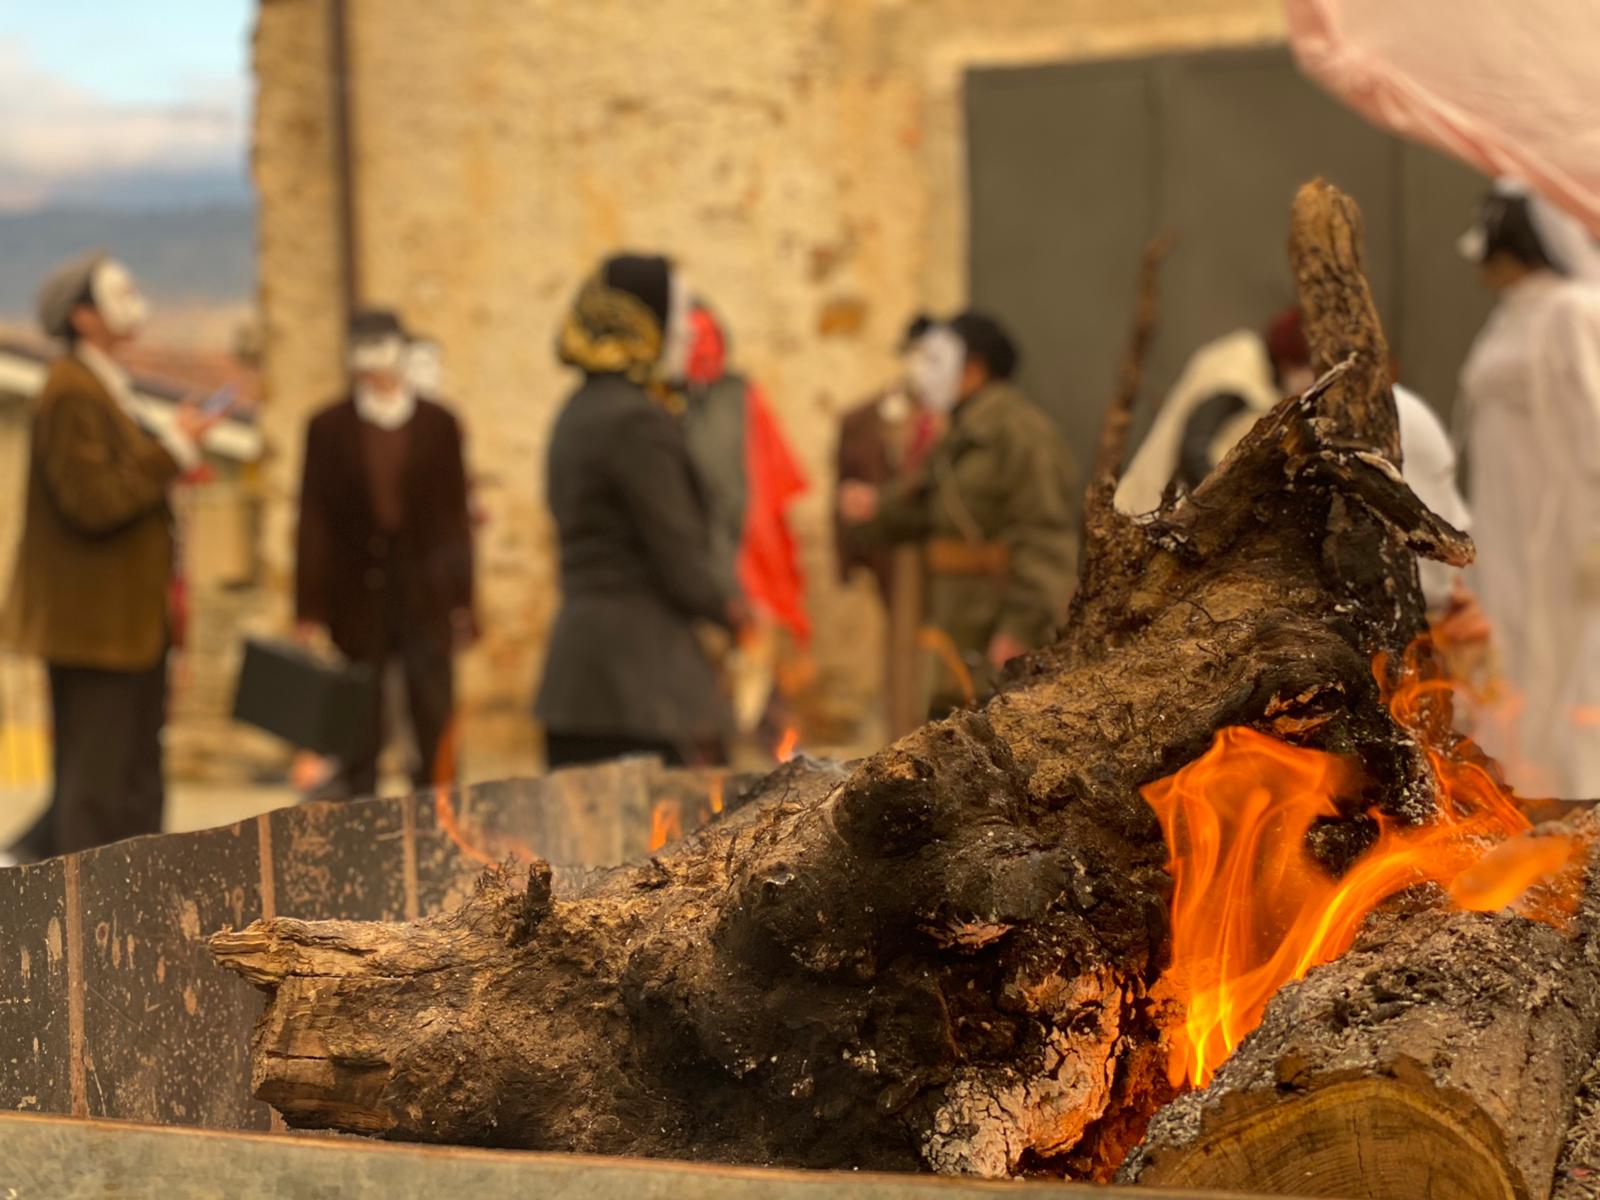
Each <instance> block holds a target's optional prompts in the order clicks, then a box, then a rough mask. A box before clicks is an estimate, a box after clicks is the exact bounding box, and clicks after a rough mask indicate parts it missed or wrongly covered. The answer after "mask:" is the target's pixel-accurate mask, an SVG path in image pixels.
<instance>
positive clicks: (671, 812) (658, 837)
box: [650, 796, 683, 854]
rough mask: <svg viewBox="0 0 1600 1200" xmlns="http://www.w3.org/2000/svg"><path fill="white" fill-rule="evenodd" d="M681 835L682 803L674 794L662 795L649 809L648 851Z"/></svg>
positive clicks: (657, 848)
mask: <svg viewBox="0 0 1600 1200" xmlns="http://www.w3.org/2000/svg"><path fill="white" fill-rule="evenodd" d="M682 836H683V805H682V803H681V802H680V801H679V800H678V799H677V797H675V796H663V797H662V798H661V799H660V800H657V801H656V802H655V804H654V805H653V806H652V807H651V809H650V853H651V854H654V853H655V852H656V851H657V850H659V849H661V847H663V846H665V845H666V844H667V843H668V842H675V841H677V840H678V839H679V838H681V837H682Z"/></svg>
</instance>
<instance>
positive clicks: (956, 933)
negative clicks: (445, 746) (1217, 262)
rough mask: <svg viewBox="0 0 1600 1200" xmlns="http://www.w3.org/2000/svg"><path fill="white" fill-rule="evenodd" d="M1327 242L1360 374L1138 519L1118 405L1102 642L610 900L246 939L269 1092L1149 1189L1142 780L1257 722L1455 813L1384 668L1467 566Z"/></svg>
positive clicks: (638, 878) (1093, 536)
mask: <svg viewBox="0 0 1600 1200" xmlns="http://www.w3.org/2000/svg"><path fill="white" fill-rule="evenodd" d="M1293 226H1294V236H1293V241H1292V246H1291V261H1292V264H1293V267H1294V272H1295V278H1296V283H1297V286H1298V288H1299V292H1300V297H1301V302H1302V304H1303V305H1304V306H1305V309H1306V312H1307V314H1308V323H1307V328H1308V333H1309V336H1310V338H1311V341H1312V344H1313V347H1314V350H1315V354H1316V356H1317V359H1318V361H1319V363H1321V364H1323V365H1325V366H1327V367H1329V373H1328V374H1327V375H1326V376H1325V377H1324V379H1323V380H1322V381H1321V383H1319V385H1318V386H1317V387H1315V388H1313V389H1311V391H1309V392H1308V393H1307V394H1306V395H1305V396H1303V397H1299V398H1293V399H1290V400H1286V401H1284V402H1283V403H1282V404H1280V405H1279V406H1278V407H1277V408H1276V409H1275V410H1274V411H1273V412H1272V413H1271V414H1269V415H1268V416H1267V417H1265V418H1263V419H1262V420H1261V421H1260V422H1259V423H1258V424H1257V426H1256V427H1255V429H1254V430H1253V431H1252V432H1251V433H1250V434H1249V435H1248V436H1247V437H1246V438H1245V439H1244V440H1243V442H1241V444H1240V445H1239V446H1238V447H1237V448H1236V449H1235V450H1234V451H1233V453H1232V454H1230V455H1229V457H1228V458H1227V460H1226V461H1225V462H1224V463H1223V464H1222V465H1221V466H1220V467H1219V469H1218V470H1217V471H1216V472H1215V473H1214V474H1213V475H1212V477H1211V478H1209V479H1208V480H1206V481H1205V483H1204V484H1203V485H1201V486H1200V487H1199V488H1198V489H1197V490H1196V491H1195V492H1194V493H1193V494H1192V495H1189V496H1187V497H1184V498H1182V499H1174V500H1172V501H1170V502H1169V503H1167V504H1166V505H1164V506H1163V507H1162V509H1161V510H1160V511H1159V512H1157V513H1156V514H1154V515H1153V516H1151V517H1150V518H1148V519H1145V520H1140V521H1135V520H1130V519H1127V518H1124V517H1122V516H1120V515H1118V514H1117V513H1116V512H1115V510H1114V509H1113V508H1112V506H1111V503H1110V497H1111V493H1112V492H1113V491H1114V483H1115V479H1114V474H1115V470H1116V464H1117V463H1118V462H1120V460H1121V458H1122V456H1123V454H1122V452H1123V450H1124V449H1125V447H1124V446H1122V445H1121V441H1122V439H1124V438H1125V437H1126V423H1125V422H1122V423H1121V425H1120V426H1118V425H1117V423H1116V421H1115V415H1114V419H1113V421H1112V422H1111V423H1110V425H1111V427H1112V428H1113V430H1114V432H1112V433H1111V434H1109V435H1108V438H1109V441H1110V449H1109V451H1107V453H1105V454H1103V455H1102V456H1101V459H1100V461H1101V463H1102V467H1101V468H1100V471H1099V472H1098V473H1097V477H1096V479H1094V480H1092V481H1091V484H1090V495H1089V498H1088V502H1087V504H1086V510H1085V516H1086V523H1087V526H1088V532H1089V534H1090V537H1089V539H1088V543H1087V544H1088V545H1089V547H1090V550H1089V558H1088V560H1087V562H1086V567H1085V573H1084V578H1083V582H1082V585H1081V586H1080V589H1079V592H1078V594H1077V596H1076V597H1075V598H1074V601H1073V606H1072V610H1071V615H1070V618H1069V622H1068V625H1067V627H1066V629H1065V630H1064V631H1063V634H1062V637H1061V639H1060V641H1059V642H1058V643H1057V644H1056V645H1055V646H1054V647H1052V648H1050V649H1048V650H1045V651H1043V652H1041V653H1038V654H1035V655H1033V656H1031V657H1030V658H1028V659H1027V660H1025V661H1024V662H1022V663H1020V664H1018V665H1017V666H1016V667H1014V668H1013V669H1012V670H1011V672H1010V673H1009V676H1008V680H1007V683H1006V686H1005V688H1004V689H1003V691H1002V693H1001V694H1000V695H999V696H997V697H996V698H995V699H994V700H992V701H991V702H990V703H989V704H988V705H987V706H986V707H985V708H984V709H983V710H982V711H978V712H963V713H959V714H957V715H955V716H953V717H951V718H950V719H948V720H945V721H941V722H937V723H934V724H930V725H927V726H925V727H923V728H921V729H919V730H917V731H915V732H914V733H912V734H910V735H909V736H907V737H905V738H903V739H901V740H900V741H899V742H897V743H895V744H894V745H892V746H890V747H888V748H887V749H885V750H883V751H881V752H879V753H877V754H875V755H873V756H872V757H870V758H868V759H866V760H864V761H862V762H860V763H859V764H855V765H853V766H852V767H850V768H848V769H845V768H839V767H833V766H827V765H822V764H813V763H804V762H802V763H795V764H790V765H789V766H787V767H784V768H781V769H780V770H779V771H778V772H777V773H776V774H775V775H773V776H772V777H771V778H769V779H768V780H767V781H765V783H764V784H762V785H760V790H759V794H758V795H756V796H755V797H753V798H752V799H751V801H750V802H749V803H747V804H746V805H744V806H743V807H742V808H741V809H740V810H739V811H737V812H735V813H733V814H732V815H731V816H730V817H728V818H727V819H725V820H724V821H722V822H720V823H719V824H717V825H714V826H712V827H710V828H708V829H706V830H704V831H702V832H700V833H698V834H696V835H694V836H693V837H691V838H689V839H688V840H686V841H684V842H682V843H680V844H677V845H675V846H671V847H668V848H667V849H666V850H664V851H663V852H662V853H660V854H659V855H657V856H656V857H655V858H653V859H651V860H650V861H648V862H644V863H639V864H634V865H629V866H626V867H622V868H619V869H617V870H615V871H612V872H609V873H606V874H604V875H602V876H599V877H595V878H588V879H584V880H577V881H564V880H562V879H560V878H557V879H556V880H555V881H554V883H553V884H552V878H551V873H550V870H549V868H547V867H545V866H544V865H543V864H535V866H534V867H533V869H532V871H531V872H530V874H529V877H528V880H527V882H526V883H525V884H524V883H523V882H522V880H521V879H519V878H517V877H516V876H514V875H513V874H512V873H510V872H505V871H501V872H496V873H492V874H490V875H488V876H487V877H486V878H485V880H484V882H483V885H482V887H481V890H480V891H479V893H478V895H477V896H476V897H475V898H474V900H473V901H472V902H471V903H470V904H468V905H467V906H466V907H465V908H464V909H462V910H461V911H460V912H457V913H454V914H451V915H449V916H446V917H442V918H438V919H435V920H428V921H422V922H416V923H412V924H409V925H355V924H347V923H334V922H309V923H308V922H297V921H290V920H282V919H279V920H271V921H265V922H258V923H256V924H254V925H252V926H250V927H249V928H247V929H245V930H242V931H237V932H233V931H225V932H223V933H219V934H217V935H216V936H215V938H214V939H213V942H212V946H213V950H214V952H215V954H216V956H217V958H218V959H219V960H220V961H222V962H223V963H225V964H226V965H228V966H230V967H232V968H234V969H235V970H237V971H238V972H239V973H240V974H242V975H244V976H245V977H246V978H247V979H249V980H250V981H251V982H253V983H255V984H256V985H258V986H259V987H261V988H262V989H264V990H265V991H266V992H267V994H268V1003H267V1007H266V1011H265V1014H264V1015H263V1017H262V1020H261V1023H260V1025H259V1027H258V1029H257V1032H256V1035H255V1041H254V1046H253V1055H254V1071H255V1084H256V1094H257V1095H258V1096H260V1097H262V1098H263V1099H266V1100H269V1101H270V1102H272V1103H273V1104H274V1105H276V1106H277V1107H278V1109H279V1110H280V1111H281V1112H282V1113H283V1114H284V1116H285V1118H286V1119H287V1120H288V1122H289V1123H290V1124H291V1125H296V1126H311V1127H317V1126H323V1127H333V1128H339V1129H346V1130H353V1131H358V1132H364V1133H374V1134H382V1135H384V1136H388V1137H396V1138H412V1139H422V1140H435V1141H454V1142H468V1143H480V1144H489V1145H509V1146H524V1147H535V1148H542V1149H554V1150H569V1151H591V1152H602V1153H619V1154H620V1153H627V1154H641V1155H660V1156H667V1157H681V1158H694V1159H702V1160H711V1161H733V1162H750V1163H784V1164H793V1165H801V1166H814V1167H852V1166H858V1167H863V1168H867V1167H873V1168H904V1169H932V1170H936V1171H943V1172H968V1173H980V1174H986V1175H1004V1174H1008V1173H1015V1172H1018V1171H1026V1170H1029V1169H1049V1170H1054V1171H1065V1172H1067V1173H1069V1174H1071V1175H1073V1176H1076V1177H1084V1178H1106V1177H1108V1176H1109V1175H1110V1174H1111V1173H1112V1172H1114V1171H1115V1169H1116V1167H1117V1165H1118V1164H1119V1163H1120V1162H1121V1161H1122V1159H1123V1158H1124V1156H1125V1155H1126V1153H1127V1151H1128V1150H1129V1149H1130V1148H1131V1147H1132V1146H1133V1145H1134V1144H1135V1143H1136V1142H1137V1140H1138V1138H1139V1137H1140V1135H1141V1133H1142V1131H1143V1128H1144V1126H1145V1124H1146V1122H1147V1121H1148V1118H1149V1116H1150V1115H1151V1113H1152V1112H1153V1111H1154V1110H1155V1108H1156V1107H1157V1106H1158V1105H1159V1104H1161V1103H1163V1102H1164V1101H1165V1100H1167V1099H1168V1098H1170V1091H1169V1089H1168V1087H1167V1084H1166V1082H1165V1064H1166V1052H1165V1048H1164V1046H1163V1045H1162V1022H1163V1014H1162V1013H1160V1012H1158V1011H1157V1010H1156V1009H1155V1008H1154V1007H1153V1006H1152V1004H1151V1002H1150V1001H1149V999H1148V993H1149V988H1150V986H1151V984H1152V983H1153V982H1154V981H1155V979H1156V978H1157V976H1158V975H1159V973H1160V971H1161V968H1162V966H1163V963H1164V955H1165V953H1166V949H1165V946H1166V933H1167V929H1166V922H1167V915H1166V910H1167V899H1168V880H1167V876H1166V874H1165V872H1164V870H1163V862H1164V859H1165V849H1164V846H1163V843H1162V839H1161V833H1160V829H1159V827H1158V825H1157V822H1156V820H1155V817H1154V815H1153V814H1152V812H1151V811H1150V809H1149V808H1148V806H1146V805H1145V803H1144V801H1143V800H1142V799H1141V797H1140V795H1139V788H1140V787H1141V786H1142V785H1144V784H1146V783H1149V782H1151V781H1153V780H1156V779H1158V778H1161V777H1163V776H1165V775H1168V774H1170V773H1172V772H1173V771H1175V770H1177V769H1178V768H1179V767H1181V766H1183V765H1184V764H1185V763H1187V762H1189V761H1190V760H1192V759H1193V758H1195V757H1196V756H1198V755H1199V754H1201V753H1203V752H1204V751H1205V750H1206V748H1207V747H1208V746H1209V745H1210V743H1211V741H1212V739H1213V737H1214V735H1215V734H1216V732H1217V730H1218V729H1220V728H1222V727H1224V726H1228V725H1248V726H1253V727H1256V728H1258V729H1262V730H1265V731H1267V732H1274V733H1277V734H1279V735H1280V736H1284V737H1287V738H1289V739H1290V740H1293V741H1297V742H1299V743H1301V744H1305V745H1309V746H1316V747H1318V748H1321V749H1326V750H1333V751H1338V752H1344V753H1349V754H1353V755H1355V756H1357V757H1358V758H1359V759H1360V760H1361V762H1362V763H1363V764H1364V765H1365V767H1366V771H1367V775H1368V778H1369V779H1370V780H1371V791H1372V794H1371V796H1369V797H1368V800H1369V801H1371V800H1375V801H1377V802H1379V803H1381V804H1383V805H1384V806H1385V807H1386V808H1387V809H1388V810H1389V811H1392V812H1394V813H1397V814H1404V815H1407V816H1410V817H1421V816H1423V815H1425V813H1426V812H1427V811H1428V808H1429V805H1430V804H1431V800H1432V792H1431V787H1432V781H1431V776H1430V775H1429V774H1428V771H1427V769H1426V766H1425V764H1424V762H1423V761H1422V759H1421V757H1420V755H1419V754H1418V752H1417V750H1416V748H1415V746H1413V745H1412V743H1411V740H1410V739H1409V738H1408V737H1407V736H1406V735H1405V734H1404V733H1403V732H1402V731H1400V730H1399V729H1397V728H1396V727H1395V726H1394V724H1393V723H1392V722H1391V721H1390V719H1389V715H1388V712H1387V710H1386V708H1385V706H1384V704H1383V702H1382V697H1381V696H1380V694H1379V689H1378V686H1377V684H1376V682H1375V680H1374V678H1373V675H1372V670H1371V665H1370V664H1371V660H1372V656H1373V655H1374V653H1376V652H1378V651H1388V652H1390V653H1391V656H1393V657H1395V658H1398V653H1397V652H1398V651H1400V650H1401V649H1403V647H1404V646H1405V644H1406V643H1407V642H1408V641H1409V640H1410V639H1411V638H1412V636H1413V635H1415V634H1416V633H1418V632H1420V631H1421V629H1422V602H1421V598H1420V594H1419V592H1418V589H1417V587H1416V582H1415V564H1414V561H1413V553H1414V552H1415V551H1418V550H1420V551H1423V552H1427V553H1431V554H1435V555H1437V556H1440V557H1443V558H1445V559H1446V560H1448V561H1453V562H1462V561H1465V559H1466V558H1467V557H1468V556H1469V554H1470V544H1469V543H1468V542H1467V541H1466V539H1465V538H1464V537H1463V536H1462V535H1460V534H1459V533H1457V532H1456V531H1454V530H1452V529H1450V528H1449V527H1448V526H1446V525H1444V524H1443V523H1441V522H1440V521H1439V520H1438V519H1437V518H1435V517H1434V516H1433V515H1432V514H1430V513H1429V512H1427V510H1426V509H1424V508H1423V507H1422V506H1421V504H1420V503H1419V502H1418V501H1417V500H1416V499H1415V497H1414V496H1412V494H1411V493H1410V491H1409V490H1408V489H1407V488H1406V487H1405V485H1404V484H1403V483H1402V482H1401V480H1400V476H1399V474H1398V471H1397V470H1396V465H1397V463H1398V445H1397V433H1396V429H1397V425H1396V419H1395V415H1394V408H1393V403H1392V400H1391V399H1390V398H1389V395H1388V390H1387V384H1386V382H1385V379H1386V369H1387V351H1386V350H1385V349H1384V345H1383V336H1382V332H1381V331H1380V330H1379V328H1378V324H1377V318H1376V316H1375V314H1374V312H1373V309H1372V304H1371V299H1370V296H1369V294H1368V292H1367V287H1366V282H1365V280H1364V278H1363V276H1362V274H1361V269H1360V253H1359V247H1360V234H1359V217H1358V214H1357V213H1356V210H1355V207H1354V205H1353V204H1352V203H1351V202H1350V201H1349V200H1348V199H1347V198H1346V197H1344V196H1343V195H1342V194H1340V193H1339V192H1338V191H1337V190H1335V189H1333V188H1331V187H1329V186H1327V185H1324V184H1321V183H1317V184H1311V185H1307V186H1306V187H1305V188H1304V189H1302V191H1301V193H1300V194H1299V196H1298V197H1297V199H1296V202H1295V209H1294V221H1293ZM1146 336H1147V334H1146ZM1129 402H1130V403H1131V400H1129ZM1107 464H1108V465H1107ZM1107 478H1109V479H1110V483H1111V485H1112V486H1111V487H1109V488H1108V487H1106V486H1105V485H1106V482H1107ZM1369 836H1370V832H1369V828H1368V824H1367V823H1365V822H1363V821H1362V820H1360V819H1355V820H1350V821H1340V822H1330V823H1328V825H1327V826H1326V827H1325V828H1324V829H1322V830H1320V831H1319V836H1318V838H1317V842H1316V848H1317V852H1318V854H1319V856H1320V857H1322V858H1323V859H1324V861H1326V862H1327V863H1329V864H1330V865H1331V866H1332V867H1335V868H1337V867H1338V866H1340V865H1341V864H1343V863H1344V862H1345V861H1347V860H1348V859H1349V857H1350V856H1351V855H1353V854H1354V853H1356V852H1358V851H1359V850H1360V849H1361V848H1362V847H1363V846H1364V845H1365V844H1366V839H1367V838H1368V837H1369Z"/></svg>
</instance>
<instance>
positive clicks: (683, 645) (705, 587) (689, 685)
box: [536, 255, 737, 767]
mask: <svg viewBox="0 0 1600 1200" xmlns="http://www.w3.org/2000/svg"><path fill="white" fill-rule="evenodd" d="M687 318H688V297H687V295H686V294H685V292H684V290H683V287H682V285H681V282H680V280H679V278H678V275H677V272H676V271H675V270H674V269H673V267H672V265H671V264H670V263H669V262H668V261H667V260H666V259H664V258H656V257H644V256H639V255H619V256H617V257H615V258H611V259H609V260H607V261H606V262H605V263H604V264H603V265H602V266H601V267H600V269H599V271H597V272H596V273H595V274H594V275H593V276H592V277H591V278H590V279H589V280H588V281H587V282H585V283H584V285H583V287H582V288H581V289H580V290H579V292H578V296H577V299H576V300H575V301H574V302H573V306H572V309H571V311H570V313H569V314H568V316H567V318H566V321H565V322H564V324H563V326H562V328H561V332H560V336H559V338H558V340H557V353H558V355H559V357H560V359H561V361H562V362H563V363H566V364H567V365H568V366H572V367H576V368H577V369H578V370H580V371H582V372H583V381H582V383H581V384H580V385H579V387H578V389H577V391H576V392H574V393H573V395H572V396H571V398H570V399H569V400H568V401H567V404H566V407H565V408H564V409H563V410H562V412H561V416H560V417H559V418H558V419H557V421H556V425H555V430H554V432H553V433H552V435H551V438H550V451H549V454H550V458H549V472H548V480H549V484H548V488H549V491H548V495H549V502H550V509H551V512H552V513H553V514H554V516H555V520H556V526H557V529H558V531H559V535H560V542H561V586H562V604H561V612H560V615H559V616H558V617H557V618H556V624H555V631H554V633H553V634H552V635H551V639H550V654H549V659H548V661H547V663H546V666H545V674H544V681H543V683H542V685H541V687H540V689H539V698H538V703H537V706H536V711H537V714H538V716H539V718H540V720H541V721H542V722H543V723H544V727H545V737H546V757H547V759H548V761H549V764H550V765H551V766H552V767H559V766H564V765H570V764H574V763H583V762H597V761H601V760H604V759H609V758H617V757H621V756H623V755H627V754H655V755H658V756H659V757H661V758H662V759H664V760H665V761H667V762H669V763H705V762H712V761H718V760H720V759H721V757H722V754H723V751H722V746H723V739H724V733H725V730H726V728H727V713H726V707H725V704H724V702H723V699H722V695H721V692H720V690H719V688H718V686H717V681H716V676H715V673H714V671H713V669H712V665H711V663H710V662H709V661H708V660H707V659H706V657H705V654H704V652H703V651H702V649H701V645H700V641H699V638H698V637H697V636H696V631H695V626H696V624H697V623H700V622H710V623H713V624H717V625H722V626H726V627H732V626H733V625H734V624H735V622H736V609H737V602H736V601H735V600H734V598H733V597H731V596H730V595H728V593H727V591H726V589H725V587H724V586H723V584H721V583H719V582H718V574H717V572H716V570H715V568H714V565H713V562H712V557H711V541H710V524H709V520H708V517H707V512H706V506H705V503H704V500H703V498H702V496H701V494H700V491H699V488H698V486H697V484H696V482H695V475H694V471H693V468H692V467H691V466H690V460H689V454H688V451H687V449H686V448H685V445H684V438H683V430H682V428H681V426H680V424H679V422H678V421H677V420H676V419H675V418H674V417H673V415H672V414H671V413H670V412H669V411H668V405H669V397H670V395H671V393H670V392H669V391H668V389H667V388H666V387H665V386H664V381H666V380H668V379H671V378H674V377H676V376H678V375H681V373H682V370H683V363H684V359H685V357H686V355H687V350H688V342H689V339H688V319H687Z"/></svg>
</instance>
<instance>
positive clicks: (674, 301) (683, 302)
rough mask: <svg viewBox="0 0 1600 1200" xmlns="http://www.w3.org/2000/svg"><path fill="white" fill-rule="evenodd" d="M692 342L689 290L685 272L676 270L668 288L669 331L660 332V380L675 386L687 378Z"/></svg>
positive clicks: (667, 329)
mask: <svg viewBox="0 0 1600 1200" xmlns="http://www.w3.org/2000/svg"><path fill="white" fill-rule="evenodd" d="M692 340H693V330H692V329H691V328H690V323H689V288H688V286H687V285H686V284H685V283H684V281H683V272H682V271H679V270H674V271H673V272H672V276H671V279H670V281H669V283H668V285H667V327H666V328H665V329H664V330H662V331H661V366H660V374H661V378H663V379H667V380H672V381H674V382H676V381H678V380H681V379H682V378H683V377H684V376H685V375H687V374H688V372H689V350H690V344H691V342H692Z"/></svg>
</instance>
